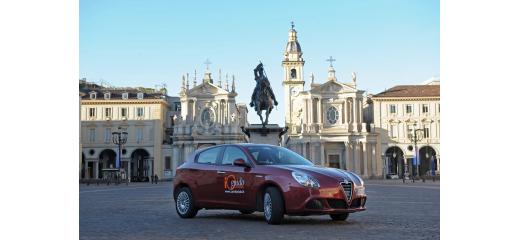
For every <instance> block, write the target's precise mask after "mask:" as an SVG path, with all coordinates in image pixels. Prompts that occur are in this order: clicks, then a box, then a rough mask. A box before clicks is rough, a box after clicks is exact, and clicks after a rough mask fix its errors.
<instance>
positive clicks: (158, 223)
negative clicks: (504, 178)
mask: <svg viewBox="0 0 520 240" xmlns="http://www.w3.org/2000/svg"><path fill="white" fill-rule="evenodd" d="M365 184H366V189H367V190H366V192H367V195H368V199H367V211H364V212H360V213H354V214H351V215H350V216H349V218H348V219H347V221H345V222H332V221H330V220H329V219H330V218H329V216H327V215H323V216H306V217H289V216H286V217H285V219H284V222H283V224H282V225H268V224H267V223H265V222H264V219H263V215H262V213H259V212H257V213H254V214H251V215H241V214H240V213H239V212H238V211H229V210H200V211H199V213H198V214H197V216H196V217H195V218H193V219H181V218H179V217H178V216H177V213H176V212H175V208H174V204H173V198H172V185H171V182H165V183H159V184H157V185H156V184H153V185H152V184H149V183H132V184H130V185H128V186H126V185H119V186H114V185H110V186H106V185H103V186H102V185H100V186H96V185H90V186H86V185H84V184H81V185H80V188H79V189H80V190H79V191H80V192H79V196H80V197H79V199H80V203H79V216H80V219H79V235H80V239H186V238H193V239H228V240H236V239H246V238H247V239H415V240H418V239H439V224H440V223H439V221H440V219H439V211H440V209H439V206H440V205H439V192H440V191H439V190H440V185H439V181H437V182H435V183H432V182H431V180H430V182H426V183H423V182H415V183H412V182H411V181H407V182H406V183H405V184H403V183H402V182H401V181H398V180H386V181H385V180H378V181H376V180H374V181H372V180H370V181H366V182H365Z"/></svg>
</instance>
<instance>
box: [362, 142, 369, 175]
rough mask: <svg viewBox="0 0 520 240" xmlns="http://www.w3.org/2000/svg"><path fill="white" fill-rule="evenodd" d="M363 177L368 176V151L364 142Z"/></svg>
mask: <svg viewBox="0 0 520 240" xmlns="http://www.w3.org/2000/svg"><path fill="white" fill-rule="evenodd" d="M362 161H363V176H368V151H367V143H366V142H363V160H362Z"/></svg>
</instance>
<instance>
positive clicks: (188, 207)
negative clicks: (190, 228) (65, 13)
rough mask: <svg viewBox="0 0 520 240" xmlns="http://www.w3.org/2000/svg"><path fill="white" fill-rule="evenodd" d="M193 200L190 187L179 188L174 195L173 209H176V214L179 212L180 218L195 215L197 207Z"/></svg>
mask: <svg viewBox="0 0 520 240" xmlns="http://www.w3.org/2000/svg"><path fill="white" fill-rule="evenodd" d="M194 202H195V201H193V195H192V194H191V191H190V189H189V188H187V187H183V188H181V189H180V190H179V191H178V192H177V195H175V209H176V210H177V214H179V216H180V217H181V218H192V217H195V215H197V212H198V209H197V208H195V205H194Z"/></svg>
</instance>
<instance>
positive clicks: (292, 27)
mask: <svg viewBox="0 0 520 240" xmlns="http://www.w3.org/2000/svg"><path fill="white" fill-rule="evenodd" d="M291 29H294V22H293V21H291Z"/></svg>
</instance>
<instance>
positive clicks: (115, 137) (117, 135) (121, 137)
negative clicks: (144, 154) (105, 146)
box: [112, 126, 128, 183]
mask: <svg viewBox="0 0 520 240" xmlns="http://www.w3.org/2000/svg"><path fill="white" fill-rule="evenodd" d="M117 130H118V131H117V132H112V142H113V143H114V144H116V145H117V146H118V158H117V159H116V168H117V170H118V172H120V170H121V155H123V152H122V149H123V145H124V144H125V143H126V140H127V139H128V133H127V132H125V131H123V129H122V128H121V126H119V127H118V128H117ZM126 175H127V176H126V178H128V174H126ZM127 183H128V181H127Z"/></svg>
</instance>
